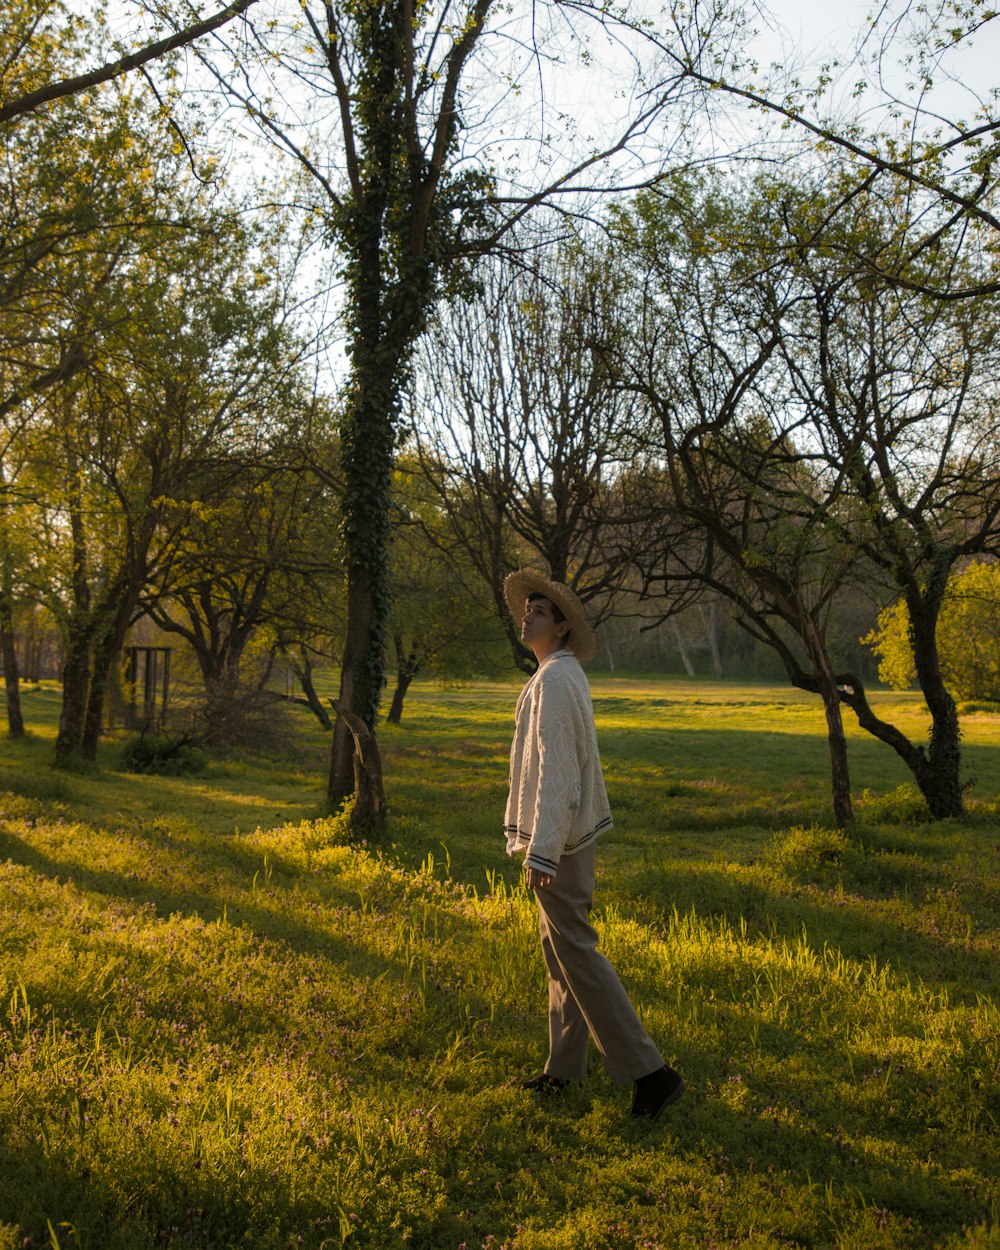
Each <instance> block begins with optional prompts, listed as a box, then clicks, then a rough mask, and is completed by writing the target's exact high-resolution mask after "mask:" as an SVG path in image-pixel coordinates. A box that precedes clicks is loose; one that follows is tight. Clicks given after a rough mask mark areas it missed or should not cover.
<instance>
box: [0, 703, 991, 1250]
mask: <svg viewBox="0 0 1000 1250" xmlns="http://www.w3.org/2000/svg"><path fill="white" fill-rule="evenodd" d="M593 687H594V702H595V709H596V711H597V717H598V732H599V737H600V741H601V746H602V752H603V756H604V760H605V769H606V774H607V778H608V787H609V793H610V797H611V802H612V807H613V810H614V813H615V818H616V821H615V828H614V829H613V830H612V831H611V832H610V833H609V834H607V835H606V836H605V837H604V838H603V839H602V843H601V848H600V852H599V864H600V870H601V876H600V880H599V896H598V912H597V923H598V927H599V929H600V932H601V936H602V942H603V945H604V948H605V949H606V950H607V952H608V953H609V955H610V956H611V957H612V959H613V960H614V961H615V963H616V964H617V966H618V968H619V971H620V972H621V974H622V978H623V980H624V981H625V983H626V985H627V987H628V988H629V990H630V992H631V993H632V996H633V998H634V1001H635V1002H636V1005H637V1007H638V1008H639V1010H640V1013H641V1015H642V1016H643V1019H644V1021H645V1023H646V1026H647V1028H648V1029H649V1031H650V1032H651V1033H652V1034H653V1036H654V1037H655V1038H656V1039H657V1040H658V1042H659V1043H660V1046H661V1049H662V1051H663V1052H664V1056H665V1057H666V1058H667V1060H668V1061H669V1062H671V1063H672V1064H673V1065H674V1066H675V1067H678V1068H679V1069H680V1070H681V1071H682V1072H683V1074H684V1076H685V1079H686V1081H687V1084H688V1087H689V1092H688V1093H687V1094H686V1095H685V1097H684V1098H683V1099H682V1100H681V1101H680V1102H679V1103H678V1104H676V1106H674V1107H672V1108H670V1109H669V1110H668V1111H667V1112H666V1113H665V1116H664V1118H663V1120H662V1121H661V1122H659V1123H657V1124H655V1125H651V1124H645V1123H633V1122H632V1121H630V1120H629V1118H628V1115H627V1110H628V1096H629V1094H628V1091H627V1090H622V1089H618V1088H616V1087H614V1086H613V1085H612V1084H611V1083H610V1081H609V1080H608V1078H607V1076H606V1074H605V1072H604V1070H603V1068H602V1066H601V1064H600V1061H599V1058H598V1057H597V1056H596V1055H595V1056H594V1061H593V1063H592V1066H591V1073H590V1076H589V1078H588V1081H587V1083H586V1084H585V1085H584V1087H583V1088H581V1089H575V1088H574V1089H571V1090H570V1091H568V1092H567V1093H566V1094H564V1095H563V1096H561V1097H559V1098H556V1099H551V1100H548V1101H539V1100H537V1099H535V1098H533V1097H532V1096H531V1095H529V1094H527V1093H525V1092H523V1091H521V1090H520V1089H519V1088H518V1086H517V1081H518V1079H519V1078H520V1077H521V1076H523V1075H525V1074H531V1073H533V1072H534V1071H536V1070H537V1068H538V1066H539V1065H540V1063H541V1062H542V1061H543V1059H544V1056H545V976H544V970H543V967H542V962H541V957H540V954H539V952H538V950H537V936H536V931H535V916H534V905H533V902H532V900H531V899H530V897H529V896H528V895H527V894H526V893H525V892H524V890H523V888H522V887H521V885H520V880H519V874H518V866H517V864H516V863H514V862H512V861H510V860H508V859H507V858H506V856H505V855H504V854H503V843H502V838H501V835H500V825H501V819H502V809H503V800H504V795H505V781H506V753H507V746H508V742H509V735H510V730H511V719H512V705H513V700H514V697H515V694H516V685H515V684H510V685H500V684H497V685H487V684H482V685H478V684H477V685H470V686H466V687H463V688H460V689H456V690H440V689H438V688H436V687H434V686H433V685H430V684H427V685H423V686H417V687H415V688H414V689H413V690H412V691H411V693H410V695H409V696H408V700H407V707H406V709H405V712H404V718H403V723H402V724H401V725H400V726H399V727H398V728H393V727H386V728H385V729H384V730H383V731H382V733H381V740H382V744H383V753H384V756H385V770H386V780H387V788H388V793H389V797H390V802H391V805H392V816H391V828H390V833H389V838H388V840H387V842H386V845H385V846H383V847H378V848H377V847H367V848H357V847H349V846H346V845H344V844H343V841H344V838H343V825H342V822H341V821H339V820H337V819H336V818H324V817H323V815H322V809H321V798H322V795H321V787H322V784H323V772H324V757H325V749H326V742H327V739H326V738H325V737H324V734H323V732H322V731H321V730H320V729H319V728H318V727H317V728H315V729H314V728H313V723H314V722H311V721H310V720H309V719H308V718H307V717H306V716H305V715H304V714H303V715H302V717H301V719H300V720H296V721H293V722H292V728H291V729H290V730H289V734H288V741H287V747H286V749H285V750H284V751H282V752H279V753H272V755H271V757H270V758H267V759H264V758H260V757H254V756H253V755H251V754H247V753H244V754H242V755H239V756H235V755H234V756H231V757H229V758H226V759H220V760H216V761H213V762H212V763H211V765H210V766H209V768H208V769H207V770H206V773H205V775H204V776H196V777H184V778H155V777H138V776H132V775H129V774H125V773H122V772H120V771H118V765H117V760H118V756H119V753H120V745H119V744H115V743H109V744H108V745H107V746H106V747H105V748H103V750H102V756H101V760H100V762H99V768H98V769H97V770H96V771H95V772H93V773H91V774H65V773H59V774H56V773H53V772H52V771H51V770H50V769H49V767H48V760H49V758H50V756H51V749H52V737H53V732H54V718H55V714H56V711H57V706H58V701H57V695H56V692H55V691H53V690H51V689H47V688H41V689H39V690H38V691H36V692H34V693H30V694H28V696H27V697H26V699H25V707H26V713H27V716H28V719H29V721H30V723H31V724H32V727H33V729H34V732H33V735H32V737H31V738H30V739H29V740H28V741H27V742H24V743H10V742H6V741H4V742H3V743H2V744H0V813H2V816H0V1250H15V1248H22V1247H32V1250H39V1248H40V1247H50V1248H56V1247H58V1248H60V1250H66V1248H68V1247H84V1248H87V1250H145V1248H146V1247H150V1248H152V1247H196V1248H198V1250H214V1248H217V1247H218V1248H220V1250H221V1248H223V1247H248V1248H249V1247H253V1248H254V1250H272V1248H273V1250H286V1248H291V1247H298V1246H302V1247H312V1248H313V1250H319V1248H321V1247H323V1248H326V1250H330V1248H332V1247H341V1246H347V1247H359V1248H360V1247H371V1248H375V1250H389V1248H391V1247H397V1246H414V1247H426V1248H438V1247H440V1248H442V1250H460V1248H461V1247H465V1250H473V1248H474V1250H480V1248H485V1247H489V1248H491V1250H499V1248H500V1247H501V1246H504V1247H507V1248H508V1250H564V1248H565V1250H577V1248H579V1250H621V1248H628V1247H635V1248H637V1250H638V1248H648V1250H660V1248H662V1250H675V1248H686V1247H690V1248H691V1250H695V1248H698V1250H703V1248H705V1250H707V1248H709V1247H722V1246H740V1247H755V1248H759V1250H764V1248H765V1247H766V1248H769V1250H770V1248H774V1250H777V1248H778V1247H794V1246H798V1247H815V1248H820V1247H842V1248H844V1250H847V1248H849V1247H851V1248H856V1250H878V1248H880V1247H886V1248H888V1247H893V1248H895V1247H914V1248H917V1247H942V1248H948V1250H959V1248H963V1250H973V1248H974V1247H978V1248H983V1247H988V1246H989V1247H996V1246H998V1245H1000V1185H998V1181H997V1177H998V1175H1000V1149H998V1138H1000V1134H998V1133H997V1121H998V1119H1000V1094H998V1075H1000V1013H998V1011H997V1008H996V989H997V979H998V968H1000V959H998V955H1000V929H998V910H1000V907H998V904H1000V853H998V834H1000V717H998V716H990V715H986V714H977V715H972V716H969V717H968V718H967V719H966V720H965V722H964V725H963V732H964V748H965V758H966V760H967V766H968V768H969V780H970V783H972V784H971V787H970V791H969V794H970V802H969V815H968V818H967V819H966V820H963V821H961V822H959V821H946V822H937V823H931V822H929V821H927V820H926V819H925V818H924V816H923V813H922V811H921V807H920V804H919V802H918V801H917V799H916V798H915V796H914V794H913V792H912V790H911V789H910V788H909V787H908V786H907V785H906V781H907V778H906V774H905V771H904V770H903V768H902V766H901V765H899V764H897V762H896V760H895V758H894V757H893V756H892V755H891V753H890V752H889V751H888V750H887V749H886V748H885V747H884V746H882V745H881V744H879V743H875V742H873V741H871V740H868V739H866V738H865V737H863V736H862V735H860V734H859V733H856V732H852V736H851V748H850V749H851V763H852V769H853V781H854V788H855V793H856V796H857V815H858V825H857V828H856V829H855V830H854V831H853V832H852V834H851V836H850V837H847V836H845V835H844V834H842V833H840V832H838V831H837V830H835V829H834V828H832V826H831V815H830V804H829V796H828V781H827V772H826V749H825V740H824V731H823V720H822V715H821V713H820V710H819V707H818V705H817V704H816V702H815V701H814V700H810V699H809V698H808V697H807V696H805V695H799V694H796V693H794V692H790V691H787V690H784V689H781V688H776V687H767V686H736V685H731V684H726V683H704V684H698V683H693V682H687V681H660V682H653V681H638V680H636V681H628V680H624V679H610V678H601V679H595V681H594V683H593ZM876 698H877V699H879V700H880V703H881V710H882V711H884V712H887V713H891V716H892V717H893V718H895V719H897V720H898V721H899V723H901V724H904V725H905V727H907V728H909V729H910V730H911V731H912V732H914V733H920V732H922V731H923V730H924V728H925V725H926V715H925V713H924V712H923V710H922V708H921V705H920V702H919V700H918V699H917V698H916V697H914V696H910V695H894V694H884V695H878V696H876Z"/></svg>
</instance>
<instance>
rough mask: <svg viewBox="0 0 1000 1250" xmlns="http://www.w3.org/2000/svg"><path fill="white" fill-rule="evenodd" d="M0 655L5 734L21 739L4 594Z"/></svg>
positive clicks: (14, 653)
mask: <svg viewBox="0 0 1000 1250" xmlns="http://www.w3.org/2000/svg"><path fill="white" fill-rule="evenodd" d="M0 653H2V656H3V680H4V687H5V689H6V692H7V732H8V733H9V734H10V736H11V737H12V738H23V737H24V717H23V715H22V713H21V683H20V672H19V670H18V667H17V648H16V647H15V645H14V618H13V613H12V612H11V608H10V599H9V598H8V597H7V595H6V594H3V595H0Z"/></svg>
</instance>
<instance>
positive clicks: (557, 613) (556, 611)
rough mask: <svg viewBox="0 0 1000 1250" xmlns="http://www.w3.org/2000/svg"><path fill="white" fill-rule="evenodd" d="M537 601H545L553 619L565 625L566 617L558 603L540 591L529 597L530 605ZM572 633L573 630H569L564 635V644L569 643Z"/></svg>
mask: <svg viewBox="0 0 1000 1250" xmlns="http://www.w3.org/2000/svg"><path fill="white" fill-rule="evenodd" d="M536 599H544V600H545V602H546V603H547V604H548V605H549V607H550V608H551V609H552V619H553V620H554V621H555V623H556V624H557V625H561V624H562V623H563V621H564V620H565V619H566V616H565V614H564V613H563V612H562V611H561V610H560V608H559V604H558V603H553V602H552V600H551V599H550V598H549V597H548V595H543V594H542V592H541V591H540V590H533V591H532V592H531V594H530V595H529V596H528V602H529V603H534V602H535V600H536ZM572 632H573V631H572V630H571V629H567V631H566V633H565V634H564V635H563V642H568V641H569V636H570V634H571V633H572Z"/></svg>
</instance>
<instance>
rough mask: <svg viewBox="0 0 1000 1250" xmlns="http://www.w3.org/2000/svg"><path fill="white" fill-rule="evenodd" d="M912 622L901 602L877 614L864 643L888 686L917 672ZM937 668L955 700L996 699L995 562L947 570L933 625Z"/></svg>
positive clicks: (998, 585) (999, 614)
mask: <svg viewBox="0 0 1000 1250" xmlns="http://www.w3.org/2000/svg"><path fill="white" fill-rule="evenodd" d="M912 632H913V631H912V624H911V622H910V614H909V611H908V609H907V606H906V601H905V600H899V601H898V602H896V603H894V604H893V605H892V606H891V607H889V608H886V609H885V610H884V611H883V612H881V613H880V614H879V618H878V627H877V628H876V629H873V630H872V631H871V633H869V634H868V635H867V637H866V638H865V639H864V642H865V643H866V644H867V645H868V646H870V647H871V649H872V651H874V653H875V654H876V655H877V656H878V661H879V667H878V675H879V679H880V680H881V681H884V682H885V683H886V684H887V685H889V686H892V688H893V689H894V690H906V689H908V688H909V686H910V685H912V683H913V682H914V680H915V679H916V676H917V667H916V661H915V659H914V653H913V643H912V641H911V639H912ZM937 638H938V649H939V650H940V653H941V671H942V674H943V675H944V679H945V682H946V683H947V685H948V687H949V689H951V690H954V691H955V693H956V695H957V696H958V697H959V698H960V699H966V700H972V699H974V700H985V701H988V702H991V703H1000V643H998V639H1000V564H997V563H995V562H992V561H991V562H986V561H982V560H977V561H973V563H971V564H969V565H967V566H966V568H964V569H963V570H962V571H961V572H958V573H953V574H952V575H951V577H950V578H949V579H948V587H947V590H946V591H945V595H944V599H943V601H942V603H941V615H940V617H939V618H938V625H937Z"/></svg>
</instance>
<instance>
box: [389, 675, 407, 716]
mask: <svg viewBox="0 0 1000 1250" xmlns="http://www.w3.org/2000/svg"><path fill="white" fill-rule="evenodd" d="M412 680H413V679H412V677H407V676H405V675H404V674H403V673H399V674H397V676H396V689H395V690H394V691H393V692H392V706H391V707H390V708H389V715H388V716H387V717H386V718H385V719H386V720H387V721H388V722H389V724H390V725H398V724H399V722H400V719H401V718H402V715H403V700H404V699H405V698H406V692H407V690H409V688H410V682H411V681H412Z"/></svg>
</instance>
